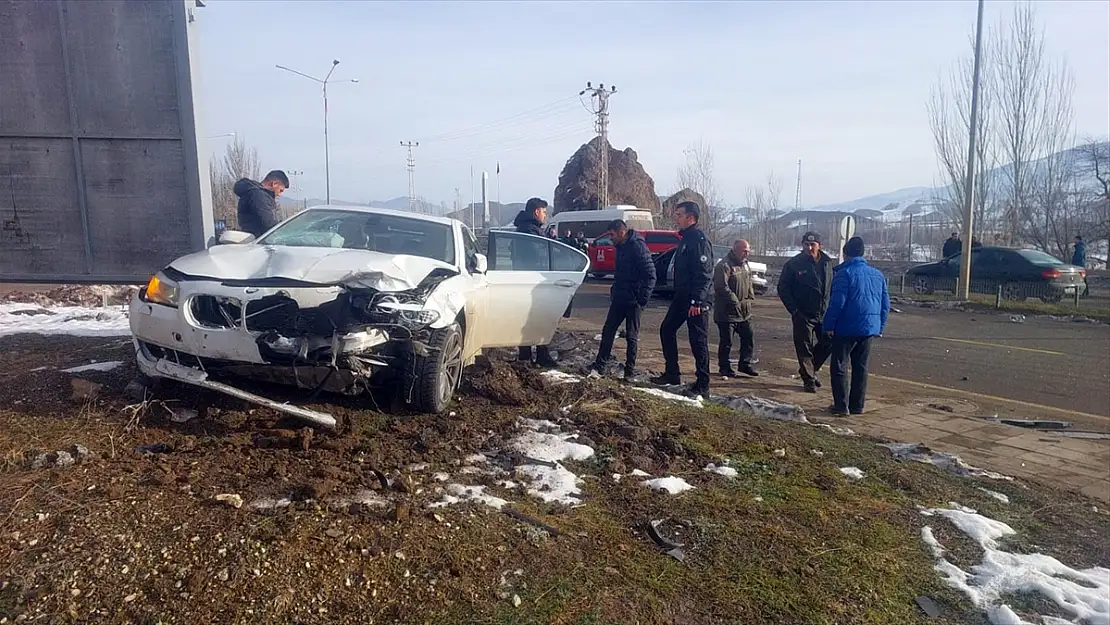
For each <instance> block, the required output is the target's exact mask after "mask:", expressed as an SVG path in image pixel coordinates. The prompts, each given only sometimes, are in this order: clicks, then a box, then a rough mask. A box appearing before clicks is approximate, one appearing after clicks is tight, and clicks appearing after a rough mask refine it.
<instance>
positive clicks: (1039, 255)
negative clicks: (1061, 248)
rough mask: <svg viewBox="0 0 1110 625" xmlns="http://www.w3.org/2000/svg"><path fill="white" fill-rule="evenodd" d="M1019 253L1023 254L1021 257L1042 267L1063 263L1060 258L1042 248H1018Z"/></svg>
mask: <svg viewBox="0 0 1110 625" xmlns="http://www.w3.org/2000/svg"><path fill="white" fill-rule="evenodd" d="M1017 253H1018V254H1021V257H1022V258H1024V259H1025V260H1027V261H1029V262H1031V263H1033V264H1034V265H1038V266H1041V267H1056V266H1059V265H1062V264H1063V263H1061V262H1060V259H1058V258H1056V257H1055V256H1050V255H1048V254H1045V253H1044V252H1042V251H1040V250H1017Z"/></svg>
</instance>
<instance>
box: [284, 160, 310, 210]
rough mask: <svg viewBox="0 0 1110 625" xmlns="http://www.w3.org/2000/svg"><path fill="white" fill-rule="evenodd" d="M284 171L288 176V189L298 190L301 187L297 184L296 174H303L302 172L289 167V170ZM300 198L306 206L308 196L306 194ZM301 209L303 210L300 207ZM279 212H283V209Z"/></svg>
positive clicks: (305, 206) (306, 206)
mask: <svg viewBox="0 0 1110 625" xmlns="http://www.w3.org/2000/svg"><path fill="white" fill-rule="evenodd" d="M285 173H286V174H287V175H288V176H289V188H290V189H296V190H297V191H300V190H301V188H300V187H298V186H297V176H301V175H303V174H304V172H303V171H300V170H297V169H290V170H289V171H287V172H285ZM301 200H302V203H303V206H304V208H308V196H307V195H306V196H304V197H303V198H301ZM301 210H304V209H301ZM281 212H282V213H284V212H285V211H281ZM293 212H294V213H296V212H299V211H293Z"/></svg>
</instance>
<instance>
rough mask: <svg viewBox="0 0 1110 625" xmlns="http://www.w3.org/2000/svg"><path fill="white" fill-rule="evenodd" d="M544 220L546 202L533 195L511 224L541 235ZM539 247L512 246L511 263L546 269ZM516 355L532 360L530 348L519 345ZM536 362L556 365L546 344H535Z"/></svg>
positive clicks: (524, 230)
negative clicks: (540, 256)
mask: <svg viewBox="0 0 1110 625" xmlns="http://www.w3.org/2000/svg"><path fill="white" fill-rule="evenodd" d="M545 221H547V202H546V201H545V200H542V199H540V198H538V197H534V198H531V199H530V200H528V202H527V203H526V204H525V205H524V210H522V211H520V212H519V213H517V215H516V218H515V219H513V225H514V226H516V231H517V232H523V233H524V234H532V235H535V236H537V237H542V236H543V224H544V222H545ZM544 245H546V244H544ZM539 249H540V248H539V247H538V246H536V245H521V246H520V247H519V248H518V247H517V246H513V251H512V257H513V265H514V266H520V267H521V268H529V269H535V270H540V269H541V268H540V265H542V266H543V267H542V269H543V270H546V269H547V260H546V259H541V258H539V257H538V251H537V250H539ZM567 310H568V311H569V310H570V309H569V308H568V309H567ZM517 357H518V359H519V360H521V361H523V362H532V348H531V347H521V348H520V350H519V352H518V354H517ZM536 364H537V365H539V366H540V367H545V368H552V367H556V366H558V363H556V362H555V359H554V358H552V357H551V351H550V350H549V349H548V347H547V345H538V346H536Z"/></svg>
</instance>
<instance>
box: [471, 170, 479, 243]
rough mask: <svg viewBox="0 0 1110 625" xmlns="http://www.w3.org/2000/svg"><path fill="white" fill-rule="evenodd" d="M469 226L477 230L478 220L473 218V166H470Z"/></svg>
mask: <svg viewBox="0 0 1110 625" xmlns="http://www.w3.org/2000/svg"><path fill="white" fill-rule="evenodd" d="M470 228H471V229H472V230H474V231H475V232H477V231H478V222H477V221H475V219H474V166H473V165H471V166H470Z"/></svg>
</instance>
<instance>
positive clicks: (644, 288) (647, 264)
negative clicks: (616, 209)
mask: <svg viewBox="0 0 1110 625" xmlns="http://www.w3.org/2000/svg"><path fill="white" fill-rule="evenodd" d="M607 230H608V232H606V235H607V236H608V237H609V238H610V239H612V240H613V246H614V248H615V249H616V254H617V257H616V264H615V267H614V272H613V286H612V287H610V288H609V313H608V314H607V315H606V316H605V325H604V326H602V328H601V346H600V347H599V348H598V350H597V358H595V359H594V362H593V364H592V365H591V366H590V369H592V370H594V371H596V372H597V373H598V374H601V375H604V374H605V373H606V370H607V369H608V365H609V359H610V357H611V355H612V352H613V341H614V339H615V338H616V336H617V330H618V329H619V328H620V326H621V324H622V323H623V324H624V331H625V339H626V340H627V349H626V351H625V359H624V379H625V381H627V382H632V381H634V380H635V377H636V348H637V347H638V346H639V342H640V315H641V314H642V313H643V311H644V308H645V307H646V306H647V304H648V300H649V299H651V292H652V291H653V290H654V289H655V263H654V262H653V261H652V259H651V251H650V250H649V249H648V246H647V242H645V241H644V238H643V237H642V236H640V233H638V232H636V231H635V230H632V229H631V228H629V227H628V224H626V223H625V222H624V221H622V220H620V219H616V220H613V221H611V222H609V224H608V226H607Z"/></svg>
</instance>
